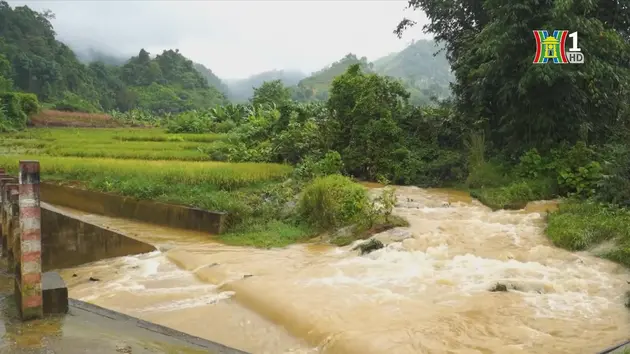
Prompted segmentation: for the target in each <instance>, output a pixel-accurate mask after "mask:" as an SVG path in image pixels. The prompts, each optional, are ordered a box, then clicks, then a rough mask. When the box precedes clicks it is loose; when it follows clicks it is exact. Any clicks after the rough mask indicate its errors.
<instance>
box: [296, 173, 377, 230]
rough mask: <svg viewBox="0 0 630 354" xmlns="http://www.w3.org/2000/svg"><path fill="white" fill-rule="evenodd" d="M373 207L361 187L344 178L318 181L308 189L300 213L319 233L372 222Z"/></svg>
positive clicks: (327, 178) (301, 203)
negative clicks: (371, 211)
mask: <svg viewBox="0 0 630 354" xmlns="http://www.w3.org/2000/svg"><path fill="white" fill-rule="evenodd" d="M370 210H371V203H370V200H369V198H368V195H367V191H366V190H365V188H363V187H362V186H361V185H359V184H357V183H354V182H352V180H350V179H349V178H347V177H344V176H341V175H331V176H326V177H318V178H316V179H315V180H313V182H311V183H310V184H309V185H307V186H306V188H304V192H303V194H302V196H301V198H300V201H299V204H298V213H299V214H300V215H301V216H302V217H303V218H304V219H305V220H307V222H308V223H309V224H310V225H311V226H313V227H315V228H318V229H321V230H330V229H334V228H340V227H343V226H347V225H351V224H353V223H358V222H361V221H363V220H365V219H366V218H368V216H369V214H370Z"/></svg>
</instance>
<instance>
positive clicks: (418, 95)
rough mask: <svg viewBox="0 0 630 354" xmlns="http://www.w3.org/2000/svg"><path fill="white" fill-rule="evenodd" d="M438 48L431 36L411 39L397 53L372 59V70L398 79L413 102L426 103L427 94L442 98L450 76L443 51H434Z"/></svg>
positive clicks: (448, 65)
mask: <svg viewBox="0 0 630 354" xmlns="http://www.w3.org/2000/svg"><path fill="white" fill-rule="evenodd" d="M440 49H441V47H438V46H436V45H435V42H434V41H431V40H420V41H415V42H413V43H412V44H411V45H409V46H408V47H407V48H405V49H403V50H402V51H400V52H398V53H392V54H389V55H387V56H385V57H382V58H380V59H377V60H375V61H374V70H375V71H376V72H377V73H379V74H381V75H386V76H392V77H395V78H399V79H402V81H403V83H404V84H405V86H406V87H407V89H408V90H409V92H410V93H411V101H412V102H413V103H415V104H424V103H427V102H428V101H429V98H430V97H431V96H436V97H438V98H445V97H447V96H449V95H450V88H449V83H450V82H452V81H453V79H454V77H453V74H452V73H451V67H450V64H449V63H448V61H447V60H446V57H445V56H444V53H441V52H440V53H438V54H437V55H434V53H436V52H438V51H439V50H440Z"/></svg>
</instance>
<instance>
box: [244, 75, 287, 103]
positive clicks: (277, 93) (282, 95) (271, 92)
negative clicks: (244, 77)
mask: <svg viewBox="0 0 630 354" xmlns="http://www.w3.org/2000/svg"><path fill="white" fill-rule="evenodd" d="M289 101H291V91H290V90H289V89H288V88H286V87H284V84H283V83H282V81H280V80H274V81H266V82H263V84H262V85H261V86H260V87H258V88H255V89H254V96H253V97H252V104H253V105H254V106H260V105H270V106H282V105H285V104H287V103H289Z"/></svg>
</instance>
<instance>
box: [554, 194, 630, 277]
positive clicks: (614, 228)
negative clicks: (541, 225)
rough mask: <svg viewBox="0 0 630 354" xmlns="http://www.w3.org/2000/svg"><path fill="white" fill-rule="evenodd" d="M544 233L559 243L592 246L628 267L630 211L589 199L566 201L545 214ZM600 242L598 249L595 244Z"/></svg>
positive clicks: (572, 246) (578, 248)
mask: <svg viewBox="0 0 630 354" xmlns="http://www.w3.org/2000/svg"><path fill="white" fill-rule="evenodd" d="M546 232H547V236H549V238H550V239H551V241H552V242H553V243H554V244H555V245H556V246H559V247H562V248H566V249H568V250H572V251H582V250H592V251H594V252H595V253H596V254H597V255H599V256H601V257H604V258H607V259H610V260H612V261H615V262H618V263H621V264H623V265H625V266H628V267H630V211H629V210H627V209H621V208H616V207H612V206H607V205H603V204H600V203H595V202H589V201H569V202H567V203H563V204H560V208H559V209H558V210H557V211H555V212H553V213H551V214H550V215H549V216H548V223H547V229H546ZM599 245H602V246H603V247H602V248H601V249H599V250H598V249H597V248H596V247H597V246H599Z"/></svg>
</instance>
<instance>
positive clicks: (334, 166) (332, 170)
mask: <svg viewBox="0 0 630 354" xmlns="http://www.w3.org/2000/svg"><path fill="white" fill-rule="evenodd" d="M342 170H343V161H342V160H341V155H340V154H339V153H338V152H337V151H329V152H327V153H326V155H324V157H323V158H322V159H320V160H315V158H314V157H312V156H307V157H306V158H305V159H303V160H302V162H301V163H300V164H299V165H297V166H296V168H295V170H294V176H295V177H297V178H298V179H312V178H315V177H321V176H328V175H333V174H341V171H342Z"/></svg>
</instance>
